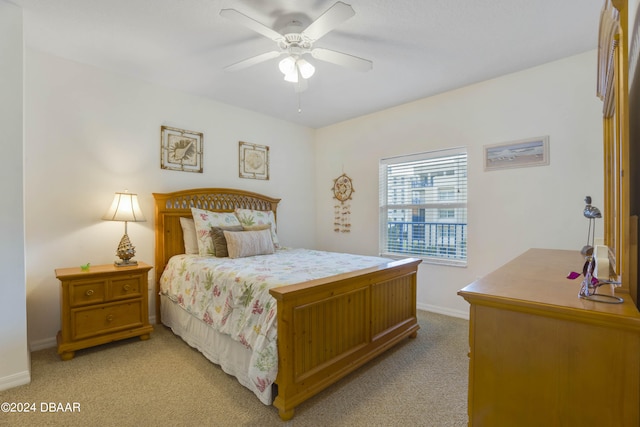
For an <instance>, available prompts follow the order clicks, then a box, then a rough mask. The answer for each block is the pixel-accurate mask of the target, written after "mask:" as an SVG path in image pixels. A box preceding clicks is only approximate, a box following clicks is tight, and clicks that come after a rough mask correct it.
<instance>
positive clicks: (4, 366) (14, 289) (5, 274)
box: [0, 0, 31, 416]
mask: <svg viewBox="0 0 640 427" xmlns="http://www.w3.org/2000/svg"><path fill="white" fill-rule="evenodd" d="M22 34H23V33H22V9H20V8H18V7H17V6H15V5H14V4H11V3H8V2H6V1H4V0H0V52H2V54H0V94H2V95H1V96H0V128H2V153H3V162H2V163H3V164H2V168H0V193H2V198H0V210H1V211H2V215H1V216H0V235H2V240H1V241H0V288H1V289H2V298H0V361H1V362H0V390H4V389H8V388H11V387H15V386H18V385H21V384H26V383H28V382H29V381H30V380H31V377H30V358H29V352H28V348H27V313H26V305H25V303H24V302H23V301H25V300H26V287H25V259H24V250H25V247H24V220H23V215H24V208H23V203H24V200H23V193H24V190H23V145H22V141H23V101H22V99H23V97H22V92H23V84H22V82H23V80H22V71H23V37H22ZM0 416H1V415H0Z"/></svg>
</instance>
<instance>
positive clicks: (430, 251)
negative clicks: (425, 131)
mask: <svg viewBox="0 0 640 427" xmlns="http://www.w3.org/2000/svg"><path fill="white" fill-rule="evenodd" d="M448 161H451V162H456V163H457V164H456V165H455V167H454V169H453V170H454V171H455V172H454V173H453V174H451V173H450V172H449V170H446V169H445V170H443V169H442V166H441V165H439V164H438V162H448ZM430 162H432V163H433V165H432V166H433V169H432V171H433V172H434V173H433V174H431V173H429V171H430V169H429V168H430V166H429V163H430ZM412 165H415V166H416V167H419V168H420V169H421V170H420V172H421V173H420V174H417V173H415V174H413V175H411V174H406V176H408V177H409V180H410V181H411V182H415V183H417V185H413V184H407V183H406V182H401V183H399V184H397V185H394V184H393V182H394V181H403V180H402V179H399V177H395V178H396V179H393V177H392V178H391V180H390V179H389V175H388V172H389V169H390V168H391V169H392V168H393V167H400V168H403V167H405V168H411V167H412ZM425 172H428V174H427V176H424V175H425ZM452 176H453V179H455V182H456V185H457V186H458V187H457V191H456V186H452V182H451V179H452V178H451V177H452ZM443 177H446V178H443ZM438 178H441V183H442V185H441V186H438V185H437V182H438V180H439V179H438ZM390 181H391V182H390ZM389 184H391V185H389ZM421 188H425V189H429V188H431V189H434V191H435V193H434V194H435V196H433V195H432V196H431V198H430V197H429V196H426V195H425V196H424V197H423V196H420V197H416V196H415V195H414V194H413V190H415V189H421ZM440 188H442V191H440ZM378 191H379V221H378V222H379V226H380V229H379V253H380V255H381V256H385V257H389V258H406V257H408V256H409V257H415V258H421V259H423V260H424V261H425V262H428V263H434V264H441V265H451V266H459V267H466V266H467V263H468V251H467V246H468V243H467V237H468V214H467V209H468V153H467V149H466V148H465V147H456V148H450V149H444V150H434V151H426V152H421V153H416V154H409V155H401V156H395V157H388V158H383V159H380V163H379V188H378ZM408 191H411V194H406V193H407V192H408ZM426 191H427V190H425V192H426ZM461 191H462V194H456V193H460V192H461ZM403 192H404V193H405V194H402V193H403ZM432 193H433V191H432ZM398 194H401V196H400V199H402V201H401V202H398ZM445 194H446V197H443V195H445ZM451 194H453V195H454V200H451V199H450V197H449V196H450V195H451ZM392 198H395V199H396V200H395V201H394V200H392ZM409 210H411V211H412V212H411V213H409ZM427 210H429V212H432V218H433V219H432V220H431V221H430V222H427V221H425V219H424V218H425V212H426V211H427ZM443 210H452V211H454V212H455V213H454V218H450V217H447V218H441V217H440V212H441V211H443ZM402 211H405V212H404V216H405V217H406V218H407V221H401V222H404V224H403V225H402V227H406V231H403V232H399V231H398V228H399V226H397V224H392V225H391V226H393V225H396V227H395V230H394V233H396V236H400V237H397V239H399V240H401V242H402V247H403V248H405V249H404V250H395V251H394V250H393V249H394V248H393V247H391V246H390V244H389V235H391V229H390V227H391V226H390V225H389V223H390V222H391V221H389V216H390V214H392V213H394V212H395V213H396V214H397V213H398V212H402ZM456 217H457V220H456ZM409 218H411V219H410V220H409ZM416 218H423V219H422V221H420V220H418V221H417V223H416V224H413V222H414V221H416ZM443 226H446V228H447V230H446V232H444V227H443ZM415 227H417V228H418V229H420V227H423V228H424V231H422V232H421V231H418V232H417V233H418V234H417V235H418V237H417V238H412V237H408V236H410V235H412V234H413V233H415V232H416V228H415ZM409 228H411V231H409ZM452 228H453V229H454V231H453V233H452V230H451V229H452ZM403 230H404V228H403ZM437 230H440V231H439V232H438V231H437ZM420 233H422V234H420ZM433 233H435V234H433ZM458 234H459V236H458ZM445 235H446V238H445ZM452 235H454V237H453V241H454V245H453V246H452V245H450V244H449V245H445V244H444V243H443V244H436V245H433V244H430V243H428V242H431V243H432V242H434V241H441V242H445V240H446V242H451V240H452ZM421 237H422V239H421ZM457 239H459V240H460V241H459V242H458V241H457ZM414 248H417V249H414ZM395 249H397V248H395ZM412 249H414V250H412Z"/></svg>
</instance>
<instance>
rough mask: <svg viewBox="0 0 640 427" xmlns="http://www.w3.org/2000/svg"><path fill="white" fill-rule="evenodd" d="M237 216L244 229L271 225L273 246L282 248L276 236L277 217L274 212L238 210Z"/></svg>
mask: <svg viewBox="0 0 640 427" xmlns="http://www.w3.org/2000/svg"><path fill="white" fill-rule="evenodd" d="M236 216H237V217H238V220H239V221H240V223H241V224H242V226H243V227H252V226H255V225H265V224H269V225H271V240H273V246H274V247H275V248H276V249H277V248H279V247H280V241H279V240H278V235H277V234H276V231H277V230H276V228H277V226H276V216H275V215H274V213H273V211H256V210H253V209H236Z"/></svg>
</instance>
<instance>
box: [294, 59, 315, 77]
mask: <svg viewBox="0 0 640 427" xmlns="http://www.w3.org/2000/svg"><path fill="white" fill-rule="evenodd" d="M296 65H297V67H298V69H299V70H300V75H301V76H302V78H303V79H308V78H309V77H311V76H313V73H315V72H316V68H315V67H314V66H313V65H311V64H310V63H309V62H308V61H306V60H304V59H298V61H297V62H296Z"/></svg>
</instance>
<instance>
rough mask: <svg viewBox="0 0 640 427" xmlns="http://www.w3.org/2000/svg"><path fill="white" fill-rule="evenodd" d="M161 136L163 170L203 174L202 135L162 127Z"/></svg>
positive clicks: (161, 164)
mask: <svg viewBox="0 0 640 427" xmlns="http://www.w3.org/2000/svg"><path fill="white" fill-rule="evenodd" d="M160 134H161V136H160V167H161V168H162V169H169V170H175V171H184V172H198V173H202V141H203V139H204V135H203V134H202V133H199V132H191V131H188V130H184V129H177V128H172V127H168V126H162V127H161V128H160Z"/></svg>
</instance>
